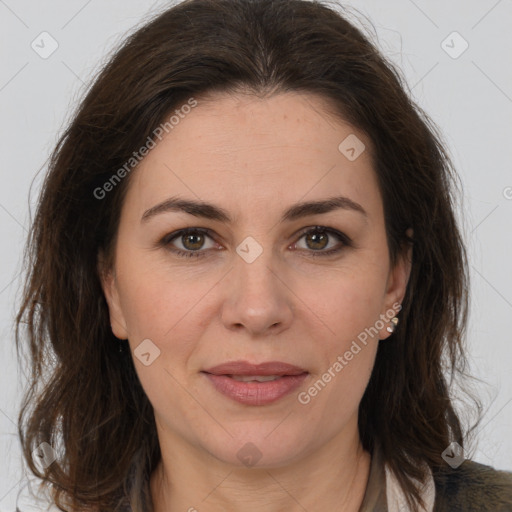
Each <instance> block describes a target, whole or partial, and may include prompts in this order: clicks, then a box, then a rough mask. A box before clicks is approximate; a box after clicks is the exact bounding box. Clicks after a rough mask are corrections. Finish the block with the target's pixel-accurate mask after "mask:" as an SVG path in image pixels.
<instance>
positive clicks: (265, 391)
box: [204, 372, 308, 405]
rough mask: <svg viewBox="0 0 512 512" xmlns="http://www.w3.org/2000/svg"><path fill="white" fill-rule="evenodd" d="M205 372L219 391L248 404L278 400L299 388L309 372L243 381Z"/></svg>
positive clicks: (262, 403)
mask: <svg viewBox="0 0 512 512" xmlns="http://www.w3.org/2000/svg"><path fill="white" fill-rule="evenodd" d="M204 373H205V374H206V376H207V377H208V379H210V382H211V383H212V384H213V385H214V387H215V389H216V390H217V391H219V392H220V393H222V394H223V395H225V396H227V397H229V398H231V399H233V400H235V401H236V402H239V403H242V404H247V405H266V404H270V403H272V402H276V401H277V400H279V399H280V398H283V397H284V396H286V395H288V394H290V393H291V392H292V391H293V390H295V389H297V388H298V387H299V386H300V385H301V384H302V383H303V382H304V379H305V378H306V377H307V376H308V374H307V373H301V374H300V375H283V376H282V377H279V378H278V379H276V380H271V381H267V382H241V381H239V380H235V379H232V378H231V377H228V376H227V375H212V374H211V373H206V372H204Z"/></svg>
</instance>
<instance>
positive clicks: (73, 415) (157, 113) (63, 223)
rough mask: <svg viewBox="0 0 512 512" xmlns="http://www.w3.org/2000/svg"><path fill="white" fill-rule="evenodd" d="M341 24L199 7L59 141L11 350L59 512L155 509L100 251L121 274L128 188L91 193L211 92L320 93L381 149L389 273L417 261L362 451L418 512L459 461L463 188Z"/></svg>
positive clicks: (106, 80) (93, 100)
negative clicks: (452, 448)
mask: <svg viewBox="0 0 512 512" xmlns="http://www.w3.org/2000/svg"><path fill="white" fill-rule="evenodd" d="M341 12H342V10H341V9H340V8H333V7H330V6H329V5H327V4H326V3H320V2H316V1H306V0H186V1H184V2H182V3H180V4H178V5H176V6H173V7H171V8H169V9H167V10H166V11H165V12H163V13H162V14H159V15H158V16H157V17H156V18H155V19H153V20H152V21H150V22H149V23H147V24H146V25H144V26H143V27H142V28H140V29H138V30H137V31H136V32H135V33H134V34H132V35H131V36H130V37H128V38H127V39H126V41H125V42H124V43H123V45H122V46H121V47H120V49H118V50H117V51H116V52H115V54H114V55H113V57H112V58H111V59H110V61H109V62H108V64H107V65H106V66H105V67H104V68H103V69H102V71H101V72H100V73H99V75H98V76H97V77H96V79H95V81H94V83H93V84H92V86H91V88H90V89H89V91H88V93H87V94H86V96H85V98H84V99H83V101H82V102H81V104H80V105H79V107H78V109H77V112H76V113H75V115H74V116H73V119H72V121H71V123H70V124H69V127H68V128H67V130H66V131H65V133H64V134H63V136H62V137H61V138H60V140H59V142H58V144H57V146H56V148H55V150H54V152H53V153H52V155H51V158H50V160H49V171H48V173H47V176H46V179H45V182H44V185H43V188H42V192H41V196H40V199H39V203H38V208H37V212H36V215H35V218H34V222H33V224H32V226H31V231H30V235H29V240H28V245H27V252H26V263H27V265H28V269H29V273H28V276H27V281H26V284H25V289H24V296H23V301H22V304H21V306H20V309H19V313H18V316H17V326H16V342H17V347H18V354H19V353H20V349H21V348H22V347H25V348H27V349H28V359H29V368H30V376H29V384H30V386H29V388H28V390H27V392H26V395H25V399H24V401H23V405H22V409H21V411H20V415H19V433H20V437H21V442H22V447H23V450H24V457H25V458H26V460H27V463H28V465H29V467H30V470H31V471H33V472H34V474H36V475H37V476H38V477H40V478H42V479H43V481H44V482H46V483H47V484H48V486H49V488H51V489H52V492H53V499H54V500H55V502H56V504H57V505H58V506H59V508H60V509H61V510H66V511H71V510H78V509H80V510H83V509H91V510H116V507H118V506H121V504H122V503H123V499H125V500H127V499H129V502H130V504H131V505H132V507H133V510H134V511H137V512H142V511H143V510H150V509H151V499H150V497H149V496H148V485H147V482H148V480H149V476H150V475H151V472H152V471H153V469H154V468H155V466H156V464H157V463H158V461H159V459H160V449H159V445H158V440H157V432H156V427H155V421H154V414H153V410H152V407H151V404H150V402H149V400H148V398H147V396H146V395H145V393H144V391H143V389H142V387H141V385H140V382H139V380H138V377H137V374H136V372H135V368H134V365H133V360H132V357H131V354H130V353H129V352H126V351H125V352H122V353H120V352H119V341H118V340H117V338H115V336H114V335H113V333H112V331H111V328H110V320H109V313H108V309H107V304H106V301H105V297H104V295H103V292H102V288H101V284H100V278H99V272H98V266H97V261H98V254H99V252H100V251H104V252H105V254H106V255H107V266H108V265H111V264H112V255H113V247H114V244H115V240H116V233H117V227H118V223H119V217H120V211H121V206H122V204H123V198H124V196H125V193H126V190H127V187H128V186H129V183H130V176H131V175H130V174H127V175H126V176H125V177H124V178H123V179H122V180H120V181H119V183H116V184H115V186H113V187H112V190H110V191H109V192H108V194H107V195H106V196H105V197H103V198H101V199H98V197H97V194H95V193H94V192H95V190H97V189H98V187H101V186H102V185H103V184H104V183H106V182H107V181H108V180H109V179H111V178H112V176H113V175H114V173H116V171H118V169H120V168H122V166H123V165H125V163H126V162H127V161H128V160H129V159H130V158H131V157H132V155H133V152H134V151H136V150H138V149H139V148H140V147H141V146H143V145H144V144H145V143H146V141H147V139H148V137H151V136H152V134H153V132H154V130H155V128H156V127H157V126H159V125H160V124H161V123H162V122H164V121H165V120H166V119H167V117H168V116H169V113H170V112H172V111H173V109H176V108H178V107H180V105H182V104H184V103H186V101H187V100H188V99H189V98H191V97H194V98H197V100H198V101H199V103H200V100H201V95H203V97H205V96H206V95H207V94H209V93H213V92H225V93H237V92H241V91H243V92H246V93H247V92H250V93H252V94H255V95H257V96H259V97H269V96H270V95H272V94H277V93H285V92H287V91H299V92H304V93H311V94H316V95H319V96H321V97H322V98H324V99H326V100H328V104H329V105H331V106H332V109H333V112H334V113H335V114H336V115H337V116H339V118H340V119H342V120H344V121H348V122H349V123H351V124H352V125H353V126H355V127H357V128H359V129H360V130H362V132H364V133H365V134H366V135H367V136H368V137H369V139H370V140H371V143H372V149H373V164H374V169H375V172H376V175H377V177H378V183H379V187H380V190H381V195H382V199H383V205H384V212H385V223H386V233H387V240H388V245H389V252H390V257H391V261H392V263H395V262H396V261H397V256H398V255H399V254H400V251H402V250H404V247H406V246H409V244H412V245H413V256H412V270H411V275H410V279H409V282H408V286H407V290H406V295H405V298H404V301H403V304H402V306H403V309H402V311H401V313H400V319H401V320H400V325H399V326H398V328H397V330H396V331H395V333H394V334H393V335H392V336H391V337H390V338H389V339H388V340H386V341H385V342H381V343H380V345H379V348H378V353H377V357H376V361H375V367H374V369H373V373H372V375H371V378H370V381H369V384H368V387H367V389H366V391H365V393H364V396H363V398H362V401H361V403H360V407H359V432H360V436H361V439H362V443H363V446H364V448H365V449H366V450H368V451H370V452H372V451H373V449H374V447H375V445H376V443H378V444H379V445H380V447H381V449H382V454H383V459H384V461H385V462H386V463H387V464H388V465H389V466H390V468H391V469H392V470H393V471H394V473H395V474H396V476H397V478H398V480H399V482H400V484H401V486H402V488H403V489H404V491H405V492H406V495H407V496H408V500H409V503H410V506H411V508H412V509H413V510H415V509H416V508H415V503H416V501H417V500H418V497H419V496H418V492H417V490H416V487H415V486H414V485H413V482H412V479H413V478H416V479H419V480H420V481H421V480H423V479H424V478H425V476H426V473H425V470H424V467H423V466H422V464H423V463H426V464H428V466H429V467H430V468H431V469H432V470H433V471H434V474H435V473H436V472H437V471H442V468H443V466H446V464H445V463H444V461H443V459H442V457H441V453H442V452H443V450H445V448H446V447H447V446H448V445H449V444H450V442H452V441H456V442H458V443H459V444H460V445H461V446H463V447H464V440H465V437H466V435H465V433H464V430H463V427H462V425H461V419H460V418H459V417H458V415H457V413H456V411H455V408H454V404H453V402H452V399H451V397H450V383H451V382H450V379H451V378H453V376H459V377H461V376H463V375H464V367H465V364H466V362H465V354H464V350H463V348H464V331H465V328H466V320H467V310H468V294H467V285H468V272H467V259H466V253H465V249H464V246H463V243H462V237H461V232H460V230H459V228H458V226H457V223H456V219H455V213H454V210H455V204H456V201H455V191H456V190H458V189H457V187H458V182H457V176H456V174H455V172H454V171H453V168H452V166H451V164H450V161H449V158H448V156H447V154H446V152H445V150H444V149H443V146H442V144H441V143H440V137H439V135H438V134H437V131H436V129H435V127H434V125H433V123H432V122H431V121H430V120H429V119H428V117H427V116H426V115H425V114H424V113H423V112H422V111H421V109H420V108H419V107H418V106H416V105H415V104H414V103H413V101H412V100H411V99H410V97H409V96H410V95H409V94H408V93H407V92H406V91H407V88H406V86H405V84H404V81H403V80H402V79H401V77H400V75H399V73H398V72H397V71H396V70H395V68H394V67H393V66H392V65H391V64H390V63H389V62H387V61H386V59H385V58H384V57H383V56H382V55H381V54H380V53H379V51H378V50H377V49H376V47H375V46H374V44H373V43H371V42H370V41H369V39H368V38H367V37H366V36H364V35H363V33H362V32H361V31H360V30H359V29H357V28H356V27H355V26H354V25H353V24H351V23H350V22H349V21H347V19H346V17H344V16H342V14H341ZM410 227H412V229H413V232H414V235H413V240H412V239H411V238H409V237H408V236H407V235H406V230H407V228H410ZM22 329H24V330H25V331H26V332H25V334H24V335H23V334H22V332H21V331H22ZM476 403H477V402H476ZM477 406H478V403H477ZM477 408H478V407H477ZM43 442H47V443H49V444H51V445H52V446H56V447H57V446H59V447H61V449H60V456H59V457H58V459H57V460H56V461H55V462H54V463H52V464H51V465H50V466H48V467H47V468H46V469H45V470H44V471H41V470H39V469H38V467H37V466H36V465H35V464H34V462H33V460H32V456H31V453H32V451H33V450H34V449H35V448H36V447H37V446H38V445H39V444H40V443H43ZM57 451H59V450H57Z"/></svg>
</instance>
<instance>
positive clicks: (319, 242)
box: [305, 232, 329, 249]
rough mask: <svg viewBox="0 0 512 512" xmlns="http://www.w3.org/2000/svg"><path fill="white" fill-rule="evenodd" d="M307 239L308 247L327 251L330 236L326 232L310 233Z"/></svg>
mask: <svg viewBox="0 0 512 512" xmlns="http://www.w3.org/2000/svg"><path fill="white" fill-rule="evenodd" d="M305 237H306V238H305V240H306V245H307V246H308V247H309V248H310V249H325V247H327V244H328V243H329V235H327V234H326V233H325V232H324V233H322V232H310V233H307V234H306V235H305Z"/></svg>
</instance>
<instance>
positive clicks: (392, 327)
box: [386, 316, 398, 334]
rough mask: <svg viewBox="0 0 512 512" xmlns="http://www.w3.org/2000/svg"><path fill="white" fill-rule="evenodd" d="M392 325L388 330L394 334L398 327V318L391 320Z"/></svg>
mask: <svg viewBox="0 0 512 512" xmlns="http://www.w3.org/2000/svg"><path fill="white" fill-rule="evenodd" d="M390 322H391V325H390V326H388V327H386V330H387V331H388V332H390V333H391V334H393V333H394V332H395V329H396V326H397V325H398V317H396V316H395V317H393V318H392V319H391V320H390Z"/></svg>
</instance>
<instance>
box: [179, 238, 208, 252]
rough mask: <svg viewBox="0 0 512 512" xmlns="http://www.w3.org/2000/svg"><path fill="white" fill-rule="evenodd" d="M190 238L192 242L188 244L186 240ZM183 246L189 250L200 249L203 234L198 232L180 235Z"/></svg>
mask: <svg viewBox="0 0 512 512" xmlns="http://www.w3.org/2000/svg"><path fill="white" fill-rule="evenodd" d="M190 240H192V243H191V244H189V243H188V241H190ZM182 241H183V246H184V247H186V248H187V249H190V250H197V249H200V248H201V246H202V245H203V242H204V240H203V235H201V234H199V235H197V234H186V235H183V237H182Z"/></svg>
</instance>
